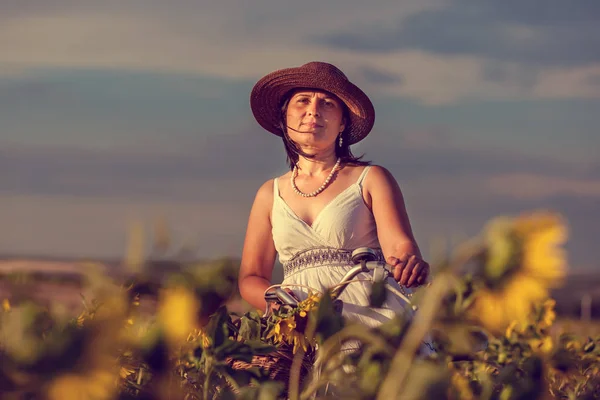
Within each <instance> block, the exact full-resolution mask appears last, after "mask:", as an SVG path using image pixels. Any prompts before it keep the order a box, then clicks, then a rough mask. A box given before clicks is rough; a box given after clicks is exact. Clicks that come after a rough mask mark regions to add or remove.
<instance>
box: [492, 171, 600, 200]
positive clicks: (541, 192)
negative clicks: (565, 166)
mask: <svg viewBox="0 0 600 400" xmlns="http://www.w3.org/2000/svg"><path fill="white" fill-rule="evenodd" d="M488 186H489V188H490V189H491V190H492V191H493V192H495V193H498V194H501V195H504V196H508V197H513V198H516V199H531V200H543V199H547V198H549V197H560V196H572V197H590V198H599V197H600V179H596V180H582V179H567V178H563V177H556V176H545V175H536V174H526V173H520V174H503V175H498V176H493V177H491V178H490V179H489V180H488Z"/></svg>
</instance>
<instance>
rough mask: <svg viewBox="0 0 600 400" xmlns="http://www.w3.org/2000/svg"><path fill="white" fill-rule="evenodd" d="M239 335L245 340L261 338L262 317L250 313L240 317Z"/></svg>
mask: <svg viewBox="0 0 600 400" xmlns="http://www.w3.org/2000/svg"><path fill="white" fill-rule="evenodd" d="M238 335H239V337H241V338H243V339H244V340H260V338H261V322H260V317H259V318H258V319H255V318H254V316H253V315H251V314H250V313H246V314H245V315H244V316H242V317H241V318H240V328H239V331H238Z"/></svg>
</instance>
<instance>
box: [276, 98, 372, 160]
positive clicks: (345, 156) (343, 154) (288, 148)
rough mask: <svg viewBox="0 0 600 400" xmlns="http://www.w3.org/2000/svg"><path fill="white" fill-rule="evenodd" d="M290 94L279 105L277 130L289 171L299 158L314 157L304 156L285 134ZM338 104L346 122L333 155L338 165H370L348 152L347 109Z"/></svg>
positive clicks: (341, 102) (348, 125)
mask: <svg viewBox="0 0 600 400" xmlns="http://www.w3.org/2000/svg"><path fill="white" fill-rule="evenodd" d="M291 93H292V91H290V92H289V93H288V94H287V95H286V96H284V99H283V102H282V104H281V118H280V120H279V129H280V130H281V133H282V135H281V137H282V139H283V146H284V147H285V152H286V153H287V163H288V165H289V167H290V170H292V169H294V166H295V165H296V163H297V162H298V159H299V158H300V156H303V157H306V158H313V157H314V155H310V154H306V153H305V152H303V151H302V149H299V148H298V146H296V143H294V141H293V140H292V139H291V138H290V137H289V135H288V133H287V121H286V114H287V108H288V105H289V103H290V99H291V97H292V96H291ZM336 98H337V97H336ZM340 104H342V107H343V114H342V115H343V118H344V120H345V121H346V125H345V128H344V131H343V132H342V134H341V135H342V146H341V147H340V146H338V145H337V144H336V146H335V155H336V156H338V157H339V158H340V163H342V164H348V165H371V161H362V160H361V159H362V158H363V157H364V154H363V155H361V156H360V157H356V156H355V155H354V154H352V151H351V150H350V144H349V143H348V139H347V137H346V135H345V133H346V132H347V131H348V130H349V128H350V117H349V115H348V107H347V106H346V104H345V103H344V102H343V101H341V100H340ZM344 139H345V140H344Z"/></svg>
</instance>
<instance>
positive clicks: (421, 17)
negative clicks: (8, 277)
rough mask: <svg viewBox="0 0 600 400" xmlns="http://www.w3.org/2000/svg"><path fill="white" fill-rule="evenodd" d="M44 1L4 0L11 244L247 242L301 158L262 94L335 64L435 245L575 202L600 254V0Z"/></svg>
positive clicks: (582, 252) (579, 229)
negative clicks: (266, 195)
mask: <svg viewBox="0 0 600 400" xmlns="http://www.w3.org/2000/svg"><path fill="white" fill-rule="evenodd" d="M203 3H208V2H192V1H187V0H178V1H172V2H169V3H168V4H166V3H165V2H160V1H158V0H144V1H142V0H131V1H127V2H122V1H119V2H117V1H111V0H107V1H104V2H91V1H87V2H86V1H72V0H50V1H49V0H44V1H42V0H34V1H29V2H27V4H25V3H24V2H20V1H11V0H9V1H4V2H2V3H1V4H0V121H1V123H0V221H2V222H3V224H4V225H5V227H6V226H8V229H2V230H0V253H18V254H31V255H36V254H44V255H55V256H93V257H114V256H117V257H118V256H121V255H122V254H123V252H124V244H125V234H126V230H127V224H128V221H131V220H133V219H136V218H139V219H142V220H143V221H145V222H146V223H147V224H151V223H152V221H153V220H154V219H155V218H158V217H165V218H166V219H167V220H168V221H169V222H170V224H171V226H172V228H173V230H174V235H175V239H176V242H177V243H178V244H188V245H190V246H193V247H195V248H197V249H198V251H199V253H200V254H202V255H206V256H220V255H239V253H240V250H241V245H242V240H243V234H244V230H245V226H246V221H247V214H248V211H249V209H250V206H251V202H252V199H253V197H254V194H255V191H256V189H257V188H258V186H259V185H260V184H261V183H262V182H264V181H265V180H267V179H269V178H271V177H273V176H275V175H277V174H281V173H283V172H284V171H285V159H284V154H283V148H282V145H281V142H280V141H279V140H278V139H277V138H276V137H274V136H273V135H271V134H269V133H267V132H265V131H262V130H261V129H260V127H259V126H258V124H257V123H256V122H255V121H254V120H253V118H252V115H251V112H250V109H249V102H248V101H249V93H250V90H251V88H252V86H253V84H254V83H255V82H256V81H257V80H258V79H259V78H260V77H261V76H263V75H265V74H266V73H268V72H271V71H273V70H275V69H279V68H286V67H290V66H297V65H301V64H303V63H305V62H309V61H313V60H321V61H327V62H332V63H334V64H336V65H337V66H339V67H340V68H341V69H342V70H343V71H344V72H345V73H346V74H347V75H348V76H349V78H350V79H351V80H352V81H354V82H355V83H357V84H358V85H359V86H360V87H361V88H363V89H364V90H365V91H366V92H367V93H368V95H369V96H370V97H371V99H372V100H373V102H374V104H375V107H376V112H377V119H376V124H375V128H374V130H373V132H372V133H371V135H370V136H369V137H368V138H367V139H366V140H365V141H364V142H361V143H360V144H358V145H357V146H356V149H355V152H357V153H365V154H366V158H367V159H370V160H372V161H373V162H374V163H376V164H381V165H384V166H386V167H387V168H389V169H390V170H391V171H392V172H393V173H394V175H395V176H396V178H397V180H398V181H399V183H400V185H401V187H402V188H403V190H404V193H405V197H406V202H407V207H408V210H409V214H410V217H411V219H412V224H413V228H414V230H415V233H416V236H417V239H418V241H419V244H420V246H421V247H422V248H423V249H424V252H425V253H426V254H428V255H429V254H430V251H429V246H430V245H431V244H432V243H434V242H435V241H437V240H440V239H446V240H450V241H455V240H459V239H460V238H461V237H464V236H468V235H472V234H475V233H476V232H477V231H478V230H479V229H480V228H481V227H482V226H483V224H484V223H485V222H486V221H487V220H488V219H489V218H491V217H493V216H495V215H500V214H515V213H519V212H523V211H527V210H532V209H540V208H546V209H547V208H549V209H553V210H556V211H559V212H561V213H563V214H564V215H565V217H566V218H567V221H568V222H569V227H570V233H571V238H570V241H569V244H568V249H569V250H570V260H571V264H572V266H573V268H575V269H584V268H587V269H589V268H592V267H595V266H598V263H597V261H596V257H595V250H596V249H595V248H594V247H595V242H596V241H597V238H598V237H600V224H598V223H597V221H600V157H599V156H598V149H600V134H599V132H598V128H597V126H598V111H599V110H600V43H599V39H598V38H600V3H598V2H597V1H595V0H581V1H571V2H563V1H558V0H551V1H504V2H497V1H491V0H488V1H482V0H479V1H475V0H446V1H430V0H425V1H424V0H419V1H416V0H415V1H402V2H396V1H393V2H392V1H371V2H362V1H356V0H351V1H346V2H342V1H341V0H336V1H329V2H318V1H315V0H307V1H304V2H301V3H296V4H295V5H289V4H285V3H283V2H277V1H275V0H257V1H254V2H252V3H250V2H243V1H242V0H223V1H221V2H210V3H209V4H203Z"/></svg>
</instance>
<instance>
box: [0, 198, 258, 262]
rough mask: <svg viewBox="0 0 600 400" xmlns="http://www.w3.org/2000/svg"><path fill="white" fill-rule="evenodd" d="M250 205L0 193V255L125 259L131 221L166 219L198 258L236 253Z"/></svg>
mask: <svg viewBox="0 0 600 400" xmlns="http://www.w3.org/2000/svg"><path fill="white" fill-rule="evenodd" d="M249 210H250V209H249V203H248V202H245V201H243V202H239V203H235V204H232V203H230V202H227V201H222V200H220V201H204V202H201V203H198V202H195V201H160V200H155V199H149V198H147V199H144V200H143V201H131V200H128V199H114V198H113V199H107V198H103V197H96V196H94V197H81V196H79V197H73V196H67V195H60V194H56V195H35V196H32V195H25V196H21V195H0V219H1V220H2V221H3V224H5V226H10V227H11V229H3V230H2V231H1V232H0V243H1V245H0V254H24V255H27V254H32V255H48V256H74V257H122V256H123V254H124V252H125V244H126V240H127V238H126V234H127V229H128V224H129V223H130V222H131V221H142V222H143V223H144V224H145V225H146V227H147V228H150V224H152V223H153V222H155V221H156V220H157V219H159V218H164V219H165V220H166V221H168V224H169V226H170V227H171V230H172V239H173V242H174V246H175V247H177V248H180V247H181V246H184V245H185V246H190V247H191V249H193V250H196V251H197V254H198V256H199V257H219V256H225V255H232V254H238V253H239V251H240V249H241V247H242V238H243V232H244V230H245V225H246V221H247V214H248V212H249Z"/></svg>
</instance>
